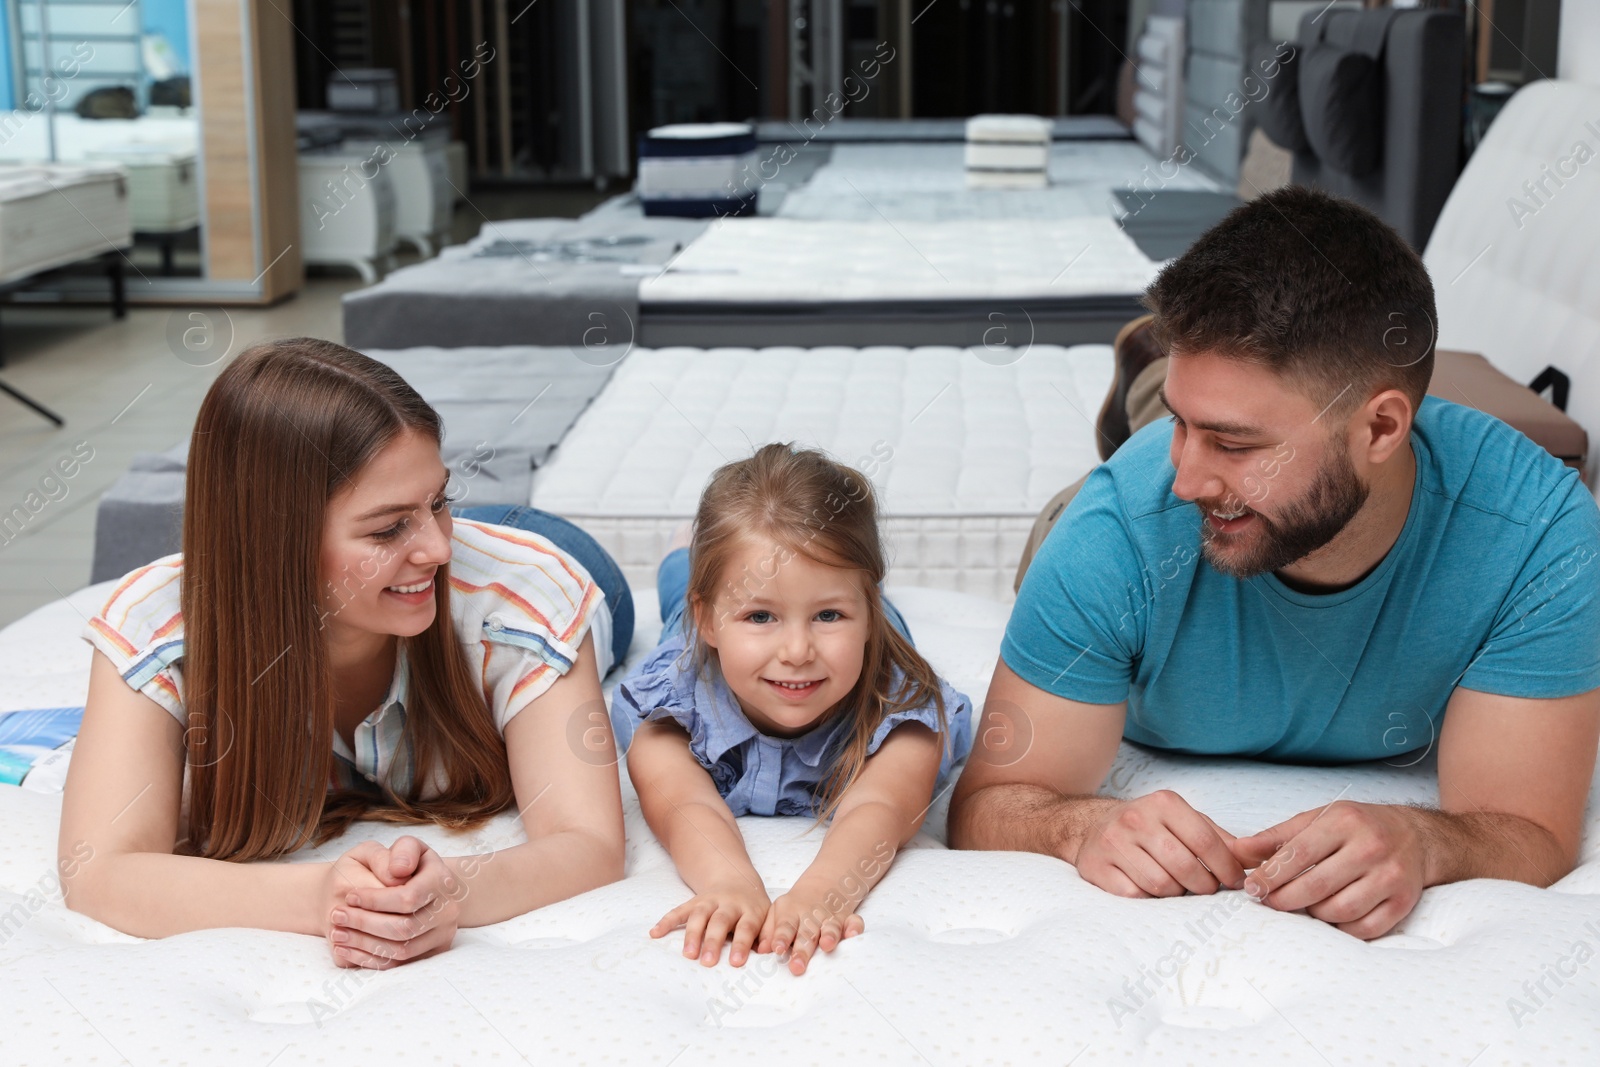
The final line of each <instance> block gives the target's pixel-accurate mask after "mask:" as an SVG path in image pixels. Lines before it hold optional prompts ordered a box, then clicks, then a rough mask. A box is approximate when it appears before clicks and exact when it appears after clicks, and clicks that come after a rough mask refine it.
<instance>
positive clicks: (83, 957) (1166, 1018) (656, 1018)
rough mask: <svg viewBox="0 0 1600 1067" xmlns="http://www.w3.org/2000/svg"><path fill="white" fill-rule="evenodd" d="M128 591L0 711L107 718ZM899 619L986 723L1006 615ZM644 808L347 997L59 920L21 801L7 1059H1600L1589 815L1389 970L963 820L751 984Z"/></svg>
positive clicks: (940, 824)
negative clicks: (691, 954) (714, 938)
mask: <svg viewBox="0 0 1600 1067" xmlns="http://www.w3.org/2000/svg"><path fill="white" fill-rule="evenodd" d="M930 414H931V412H930ZM108 591H109V586H100V587H98V588H91V589H87V590H84V591H82V592H80V593H77V594H74V595H73V597H72V598H71V600H70V601H58V602H56V603H54V604H51V605H48V606H46V607H44V608H42V609H40V610H39V611H37V612H35V613H34V614H33V615H31V616H29V617H28V618H26V619H23V620H20V621H19V622H17V623H15V624H14V625H12V626H10V627H8V628H7V629H5V630H4V631H3V632H0V677H4V678H5V679H6V682H5V684H4V686H3V687H0V709H10V708H17V707H49V706H60V705H66V704H73V703H81V702H82V700H83V697H84V693H85V689H86V684H87V676H88V664H89V655H90V653H89V647H88V645H86V644H85V643H84V642H82V641H80V640H79V639H78V638H77V637H76V634H77V632H78V631H79V630H80V629H81V628H82V626H83V617H84V616H86V615H89V614H91V613H93V612H94V611H95V610H97V609H98V607H99V605H100V604H101V603H103V601H104V598H105V597H106V595H107V593H108ZM889 593H890V595H891V596H892V597H893V598H894V600H895V603H896V604H897V605H899V606H900V608H901V609H902V611H903V612H904V613H905V616H906V618H907V620H908V621H909V624H910V628H911V631H912V634H913V635H914V637H915V638H916V641H917V644H918V647H919V648H920V649H921V650H922V651H923V653H924V654H925V655H926V656H927V657H928V659H929V660H930V662H931V663H932V664H933V666H934V668H935V669H936V670H938V671H939V672H940V673H941V674H943V675H944V676H946V677H947V678H949V679H950V681H951V682H952V684H954V685H955V686H956V688H958V689H960V690H962V691H963V692H965V693H967V694H968V695H969V696H970V697H972V698H973V700H974V702H975V703H978V704H981V703H982V701H983V697H984V693H985V691H986V687H987V684H988V679H989V675H990V673H991V671H992V668H993V665H994V662H995V658H996V655H997V652H998V648H999V642H1000V635H1001V632H1002V629H1003V627H1004V623H1005V616H1006V611H1005V608H1004V606H1003V605H1000V604H997V603H994V602H993V601H988V600H983V599H981V598H977V597H971V596H964V595H961V594H958V593H951V592H944V591H935V590H926V589H915V588H905V587H891V589H890V590H889ZM634 595H635V596H636V597H637V598H638V601H639V604H638V607H639V609H640V610H639V619H640V630H639V632H638V633H637V634H636V637H635V641H634V645H633V649H632V652H631V654H630V656H629V660H628V663H627V664H625V666H624V670H625V669H626V667H627V666H629V665H631V664H632V663H635V662H637V661H638V660H639V659H640V658H641V657H642V656H643V655H644V654H645V653H646V651H647V650H648V649H649V647H650V646H651V644H652V640H653V638H654V636H655V629H656V628H657V627H658V626H659V623H658V622H657V615H656V611H655V601H654V592H653V590H651V589H649V588H638V587H636V588H635V592H634ZM618 676H619V675H617V674H613V675H612V677H611V679H610V681H611V682H612V683H614V682H615V680H616V678H617V677H618ZM608 688H609V687H608ZM1432 762H1433V761H1432V760H1425V761H1424V762H1423V763H1421V764H1419V765H1417V766H1413V767H1389V766H1385V765H1383V764H1367V765H1359V766H1351V767H1324V768H1307V767H1287V766H1278V765H1270V764H1260V763H1249V762H1245V761H1229V760H1200V759H1189V758H1182V757H1169V756H1161V755H1157V754H1155V753H1153V752H1151V751H1149V750H1145V749H1139V748H1136V747H1134V746H1131V745H1126V744H1125V745H1124V746H1123V748H1122V751H1121V753H1120V754H1119V756H1118V758H1117V761H1116V764H1115V766H1114V767H1113V769H1112V771H1111V774H1110V775H1109V777H1108V778H1107V781H1106V783H1105V788H1106V789H1107V790H1108V791H1110V792H1112V793H1114V794H1117V795H1122V796H1131V795H1138V794H1142V793H1147V792H1150V791H1152V790H1154V789H1158V788H1162V787H1168V788H1172V789H1175V790H1177V791H1178V792H1179V793H1180V794H1181V795H1183V796H1184V797H1185V798H1187V799H1188V800H1190V801H1191V802H1192V803H1193V804H1195V805H1196V806H1197V807H1199V808H1200V809H1201V810H1203V811H1206V812H1208V813H1209V814H1211V815H1212V816H1213V817H1214V818H1215V819H1216V820H1217V821H1218V822H1219V823H1220V824H1222V825H1223V826H1224V827H1226V828H1227V829H1229V830H1231V831H1233V832H1235V833H1247V832H1253V831H1255V830H1258V829H1260V828H1262V827H1265V826H1268V825H1271V824H1272V823H1275V822H1277V821H1279V820H1281V819H1283V818H1285V817H1287V816H1289V815H1291V814H1294V813H1295V812H1298V811H1302V810H1306V809H1310V808H1314V807H1317V806H1320V805H1323V804H1326V803H1327V802H1329V801H1330V800H1333V799H1334V798H1336V797H1345V798H1348V799H1351V800H1358V801H1373V802H1415V803H1434V802H1437V793H1436V787H1435V785H1434V768H1433V766H1432ZM622 790H623V805H624V811H625V816H626V827H627V835H628V852H627V868H626V877H625V878H624V880H622V881H621V882H618V883H615V884H613V885H609V886H605V887H603V888H601V889H597V890H595V891H593V892H590V893H585V894H583V895H582V896H579V897H576V898H574V899H571V900H567V901H563V902H561V903H558V904H554V905H552V906H550V907H547V908H542V909H540V910H538V911H535V912H532V913H530V914H527V915H523V916H520V917H518V918H516V919H512V920H509V921H507V922H504V923H498V924H496V925H494V926H488V927H483V928H481V929H475V930H463V931H461V932H460V933H459V934H458V935H457V937H456V941H455V946H454V947H453V948H451V949H450V950H449V951H448V952H445V953H443V954H441V955H438V956H435V957H433V958H431V959H426V960H420V961H417V962H415V963H409V964H406V965H404V966H402V967H400V968H397V969H395V970H393V971H387V972H371V971H344V970H339V969H336V968H335V967H334V966H333V965H332V963H331V962H330V961H329V959H328V952H327V947H326V945H325V944H324V943H323V942H322V941H320V940H318V939H316V938H312V937H306V936H303V935H298V934H283V933H271V932H266V931H256V930H237V929H233V930H208V931H197V932H195V933H189V934H184V935H182V936H179V937H172V938H167V939H165V940H160V941H141V940H140V939H138V938H134V937H129V936H127V935H124V934H121V933H118V932H117V931H115V930H112V929H110V928H109V927H106V926H102V925H100V924H99V923H96V922H94V921H92V920H90V919H88V918H86V917H84V916H82V915H79V914H77V913H74V912H70V911H68V910H66V909H65V908H64V907H62V905H61V903H60V899H61V897H60V888H59V884H58V882H57V880H56V835H57V827H58V824H59V819H60V810H61V800H60V796H59V795H58V794H41V793H38V792H33V791H30V790H27V789H21V788H17V787H14V786H0V821H3V823H4V825H5V827H6V848H5V849H3V850H0V1033H4V1034H5V1035H6V1037H5V1048H6V1053H7V1059H8V1060H9V1061H10V1062H14V1063H22V1064H45V1063H50V1064H55V1063H85V1062H101V1061H104V1062H131V1063H136V1064H143V1063H156V1062H163V1063H183V1062H195V1063H207V1064H212V1063H227V1064H267V1063H269V1062H270V1063H273V1064H277V1065H283V1064H299V1063H324V1062H325V1063H344V1062H366V1061H367V1060H368V1059H370V1058H371V1052H372V1049H374V1048H393V1047H395V1042H396V1040H397V1039H398V1040H402V1041H403V1042H404V1047H405V1051H406V1055H407V1058H408V1059H409V1060H412V1061H416V1062H452V1063H480V1062H481V1063H498V1062H510V1063H518V1062H528V1063H545V1062H553V1063H554V1062H583V1063H619V1064H621V1063H629V1064H631V1063H644V1064H662V1065H665V1064H669V1063H676V1064H687V1063H701V1062H708V1061H711V1060H714V1059H718V1058H725V1057H727V1056H728V1055H730V1054H736V1055H737V1056H739V1057H741V1058H745V1059H749V1060H751V1061H752V1062H761V1063H771V1064H812V1063H815V1064H837V1063H855V1062H859V1061H861V1060H862V1059H863V1058H870V1059H871V1060H872V1061H873V1062H876V1063H883V1064H889V1065H900V1064H906V1065H911V1064H917V1065H926V1064H959V1063H982V1062H993V1063H1017V1064H1041V1065H1051V1067H1060V1065H1062V1064H1065V1063H1069V1062H1070V1063H1074V1064H1077V1065H1085V1064H1087V1065H1094V1064H1110V1063H1117V1064H1122V1063H1141V1062H1143V1063H1162V1064H1167V1063H1172V1064H1188V1063H1206V1064H1209V1063H1219V1064H1221V1063H1237V1062H1242V1061H1244V1060H1247V1059H1248V1060H1252V1061H1257V1060H1259V1061H1262V1062H1270V1063H1281V1064H1324V1063H1338V1064H1345V1063H1360V1064H1367V1063H1396V1064H1463V1065H1464V1064H1468V1063H1472V1064H1474V1065H1475V1067H1489V1065H1493V1067H1507V1065H1521V1064H1527V1065H1539V1067H1544V1065H1547V1064H1552V1063H1563V1062H1564V1063H1573V1064H1585V1063H1594V1062H1595V1061H1596V1059H1597V1058H1600V1037H1597V1035H1596V1030H1595V1026H1594V1020H1595V1018H1596V1017H1597V1014H1600V965H1597V964H1596V962H1595V961H1594V959H1593V954H1594V950H1595V946H1597V945H1600V930H1597V927H1600V921H1597V920H1596V918H1595V917H1596V915H1600V812H1597V811H1596V810H1595V808H1594V807H1592V806H1591V808H1590V811H1589V813H1588V816H1587V821H1586V833H1585V840H1584V846H1583V851H1582V865H1581V866H1580V867H1579V868H1578V869H1577V870H1575V871H1574V872H1572V873H1571V874H1569V875H1568V876H1567V877H1565V878H1563V879H1562V880H1561V881H1559V882H1558V883H1556V885H1555V886H1554V888H1552V889H1550V890H1539V889H1534V888H1532V887H1530V886H1525V885H1520V884H1516V883H1511V882H1500V881H1491V880H1487V879H1482V880H1477V881H1470V882H1462V883H1458V884H1455V885H1448V886H1440V887H1437V888H1434V889H1429V890H1428V891H1427V892H1426V893H1424V894H1423V897H1422V900H1421V902H1420V903H1419V904H1418V906H1417V908H1416V910H1415V911H1413V912H1412V913H1411V915H1410V916H1408V917H1407V918H1406V919H1405V921H1404V922H1402V923H1401V924H1400V926H1399V927H1398V928H1397V930H1396V931H1395V932H1394V933H1392V934H1390V935H1389V936H1387V937H1384V938H1382V939H1381V940H1378V941H1376V942H1372V943H1365V942H1361V941H1357V940H1356V939H1354V938H1352V937H1350V936H1348V935H1347V934H1344V933H1341V932H1340V931H1338V930H1336V929H1334V928H1332V927H1330V926H1327V925H1325V924H1323V923H1321V922H1318V921H1316V920H1314V919H1310V918H1308V917H1306V916H1304V915H1298V914H1282V913H1279V912H1276V911H1273V910H1271V909H1269V908H1264V907H1261V906H1260V905H1257V904H1255V903H1253V902H1252V901H1250V900H1249V899H1248V898H1246V897H1245V896H1244V894H1243V893H1239V892H1224V893H1220V894H1218V895H1216V896H1212V897H1181V898H1176V899H1171V900H1123V899H1120V898H1118V897H1114V896H1112V895H1111V894H1109V893H1105V892H1102V891H1101V890H1099V889H1096V888H1094V887H1092V886H1089V885H1087V884H1086V883H1084V882H1083V881H1082V880H1081V879H1080V878H1079V877H1078V875H1077V873H1076V872H1075V871H1074V870H1073V868H1072V867H1070V866H1068V865H1067V864H1065V863H1062V862H1060V861H1059V860H1054V859H1050V858H1048V857H1044V856H1037V855H1031V854H1024V853H1004V852H993V853H978V852H951V851H949V850H947V849H946V848H945V847H944V844H943V840H944V823H945V810H946V807H947V801H948V797H947V796H941V797H939V798H937V800H936V802H935V804H934V806H933V808H932V810H931V812H930V814H929V817H928V819H927V822H926V823H925V825H924V827H923V832H922V833H921V834H919V835H918V836H917V837H916V838H915V839H914V840H913V841H912V843H911V845H910V847H908V848H907V849H906V850H904V851H903V852H902V853H901V854H900V856H899V857H897V859H896V860H895V863H894V866H893V867H892V868H891V869H890V871H889V873H888V874H887V875H886V876H885V877H884V879H883V881H882V882H880V883H879V884H878V886H877V887H876V888H875V889H874V890H873V892H872V895H871V897H869V898H868V900H867V901H866V903H865V905H864V906H863V907H862V916H863V918H864V919H865V920H866V932H865V933H864V934H863V935H861V936H860V937H857V938H853V939H851V940H850V941H848V942H845V943H844V944H843V945H841V946H840V947H839V948H838V949H837V950H836V951H835V952H834V953H832V954H831V955H820V956H819V957H818V958H817V959H816V960H815V961H814V962H813V964H812V966H811V968H810V971H809V973H808V974H806V975H805V976H804V977H801V978H795V977H793V976H792V975H790V974H789V973H788V972H787V971H786V970H783V969H782V968H781V967H779V966H777V965H776V964H775V961H774V960H773V958H772V957H770V956H756V957H753V958H752V960H751V961H750V963H748V964H747V965H746V966H745V967H744V968H742V969H735V968H732V967H730V966H728V964H727V963H726V962H723V963H720V964H718V965H717V966H716V967H711V968H707V967H701V966H699V965H698V964H697V963H695V962H693V961H690V960H685V959H684V958H683V957H682V944H683V939H682V934H680V933H674V934H670V935H668V936H667V937H664V938H662V939H660V940H652V939H651V938H650V937H649V936H648V935H647V934H646V930H647V929H648V928H649V926H650V925H651V924H653V923H654V922H655V921H656V920H657V919H658V918H660V916H661V915H663V914H665V913H666V911H667V910H668V909H669V908H672V907H674V906H676V905H678V904H680V903H682V902H683V901H684V900H686V899H687V898H688V890H687V889H686V887H685V886H684V884H683V882H682V881H681V880H680V879H679V878H678V876H677V874H676V872H675V871H674V870H673V866H672V862H671V859H670V857H669V856H668V855H667V854H666V852H665V850H664V849H662V847H661V846H660V845H659V844H658V843H657V842H656V840H655V839H654V837H653V836H652V835H651V834H650V831H649V828H648V827H647V826H646V825H645V822H644V819H643V817H642V816H641V815H640V813H639V805H638V801H637V799H636V798H635V796H634V793H633V789H632V786H631V784H630V782H629V780H628V776H627V774H626V773H623V774H622ZM739 828H740V831H741V832H742V833H743V835H744V837H745V840H746V842H747V844H748V847H749V851H750V856H751V859H752V860H753V861H754V863H755V866H756V868H757V870H759V871H760V872H761V873H762V876H763V878H764V880H765V882H766V886H767V890H768V892H769V893H771V894H774V895H776V894H777V893H780V892H782V891H784V890H785V889H787V888H788V887H789V886H791V885H792V884H793V883H794V880H795V878H796V877H797V876H798V875H799V874H800V872H801V871H802V870H803V869H804V868H805V866H806V865H807V864H809V863H810V862H811V860H812V859H813V858H814V857H815V856H816V852H817V848H818V845H819V843H820V841H821V837H822V834H821V831H820V830H818V829H817V828H816V827H814V826H813V824H812V821H811V820H810V819H806V818H766V819H763V818H758V817H746V818H743V819H741V820H739ZM402 829H403V828H401V827H394V826H382V825H377V824H371V823H367V824H360V825H358V826H356V827H355V828H354V829H353V830H352V831H351V833H350V834H348V835H347V836H345V837H344V838H342V839H339V840H336V841H332V842H330V843H328V844H327V845H325V846H323V848H321V849H315V850H313V849H308V850H306V851H304V852H301V853H299V854H297V855H296V856H294V857H292V861H311V860H325V859H327V858H330V857H333V856H337V855H339V854H340V852H342V851H343V850H345V849H347V848H349V847H351V846H352V845H354V844H355V843H356V842H357V841H360V840H364V839H368V838H376V839H378V840H380V841H390V840H392V839H393V838H395V837H396V836H398V835H399V834H400V833H401V832H402ZM406 832H413V831H410V830H407V831H406ZM421 836H423V837H424V838H426V839H427V840H429V841H430V842H431V843H432V844H434V846H435V847H437V848H439V849H440V850H441V851H443V852H444V853H445V854H447V855H462V854H468V853H472V852H479V851H484V850H488V849H494V848H503V847H506V846H507V845H509V844H512V843H515V842H517V841H521V840H522V833H521V830H520V828H519V827H518V826H517V825H516V821H515V816H514V815H512V814H507V815H503V816H500V817H498V818H496V819H495V820H494V821H493V822H491V823H490V824H488V825H487V826H486V827H484V828H483V829H481V830H480V831H478V832H476V833H471V834H447V833H444V832H442V831H437V830H433V829H425V830H422V831H421ZM240 961H248V965H245V966H241V965H240ZM397 1035H399V1037H398V1038H397Z"/></svg>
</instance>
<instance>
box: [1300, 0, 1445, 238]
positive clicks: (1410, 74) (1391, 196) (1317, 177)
mask: <svg viewBox="0 0 1600 1067" xmlns="http://www.w3.org/2000/svg"><path fill="white" fill-rule="evenodd" d="M1387 14H1388V13H1386V12H1383V11H1346V10H1336V11H1329V12H1328V13H1327V14H1325V15H1323V16H1322V22H1323V23H1325V24H1326V25H1325V26H1324V27H1321V28H1322V30H1323V39H1324V40H1326V41H1328V42H1330V43H1333V44H1338V45H1344V46H1346V47H1351V46H1353V45H1354V42H1355V40H1356V38H1357V31H1358V27H1360V25H1361V22H1362V20H1372V19H1382V18H1384V17H1385V16H1386V15H1387ZM1315 17H1316V16H1315V14H1311V15H1307V16H1306V17H1305V18H1304V19H1302V20H1301V23H1300V36H1299V38H1298V42H1299V43H1300V44H1301V45H1304V44H1305V43H1307V42H1308V41H1311V40H1314V39H1315V37H1316V33H1317V30H1318V28H1319V27H1318V25H1317V24H1316V23H1315V22H1314V21H1313V20H1314V19H1315ZM1393 18H1394V21H1393V22H1392V23H1391V25H1390V26H1389V33H1388V39H1387V43H1386V45H1385V47H1384V52H1383V72H1384V92H1385V102H1384V109H1383V119H1384V128H1383V149H1382V158H1381V160H1380V162H1379V164H1378V167H1377V169H1376V170H1375V171H1373V172H1372V173H1370V174H1367V175H1365V176H1363V177H1360V178H1356V177H1352V176H1351V175H1349V174H1344V173H1341V172H1340V171H1338V170H1335V169H1333V168H1332V167H1330V166H1328V165H1327V164H1325V163H1324V162H1323V161H1322V160H1321V159H1319V158H1318V157H1317V156H1316V155H1315V153H1313V152H1312V151H1310V150H1309V149H1306V150H1301V151H1298V152H1296V153H1295V154H1294V181H1295V183H1296V184H1298V185H1314V186H1317V187H1318V188H1321V189H1326V190H1327V191H1328V192H1330V193H1335V194H1337V195H1339V196H1344V197H1348V198H1350V199H1351V200H1354V201H1356V202H1357V203H1359V204H1362V205H1364V206H1366V207H1368V208H1370V209H1372V210H1373V211H1374V212H1376V213H1377V214H1378V215H1379V216H1380V217H1381V218H1382V219H1383V220H1384V221H1385V222H1387V223H1389V225H1391V226H1393V227H1394V228H1395V229H1396V230H1398V231H1400V234H1401V236H1403V237H1404V238H1405V239H1406V240H1407V241H1409V242H1411V245H1412V247H1413V248H1415V249H1417V251H1419V252H1420V251H1422V249H1423V248H1424V247H1425V246H1426V245H1427V243H1428V235H1429V234H1430V233H1432V232H1433V224H1434V222H1436V221H1437V220H1438V218H1439V212H1440V211H1441V210H1443V208H1444V202H1445V200H1446V198H1448V197H1449V195H1450V189H1451V188H1452V187H1453V186H1454V185H1455V180H1456V176H1457V175H1458V174H1459V173H1460V172H1461V98H1462V93H1463V91H1464V81H1463V77H1464V75H1463V73H1462V63H1463V55H1464V52H1463V49H1464V48H1465V28H1464V24H1463V20H1462V18H1461V16H1460V15H1458V14H1453V13H1450V12H1445V11H1422V10H1414V11H1400V12H1395V13H1393ZM1302 69H1303V65H1302ZM1303 100H1304V93H1303V91H1302V101H1303Z"/></svg>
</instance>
